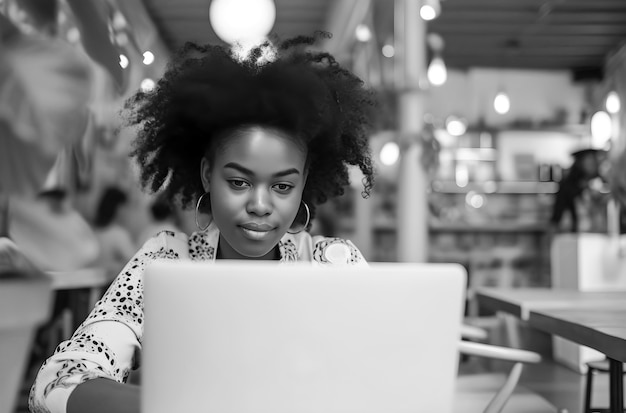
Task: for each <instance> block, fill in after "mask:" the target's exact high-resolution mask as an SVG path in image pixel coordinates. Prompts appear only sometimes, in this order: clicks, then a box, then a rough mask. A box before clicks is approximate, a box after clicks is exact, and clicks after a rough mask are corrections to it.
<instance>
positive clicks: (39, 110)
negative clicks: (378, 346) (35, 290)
mask: <svg viewBox="0 0 626 413" xmlns="http://www.w3.org/2000/svg"><path fill="white" fill-rule="evenodd" d="M244 11H248V13H245V12H244ZM0 12H1V13H2V18H3V49H2V66H3V67H2V72H1V73H0V75H1V76H2V80H0V82H1V83H0V92H1V93H2V100H1V101H0V105H1V110H0V126H1V127H2V130H3V134H1V135H0V141H1V142H2V147H1V150H0V168H1V170H2V172H1V173H0V176H1V178H0V191H2V192H3V193H4V194H9V197H11V198H13V199H15V201H13V202H15V203H16V204H19V203H20V202H24V203H25V204H29V201H28V199H33V198H36V199H37V203H44V204H45V205H46V207H45V208H48V206H49V205H50V203H51V202H53V203H54V202H57V204H58V203H59V202H60V201H62V202H64V204H62V205H65V207H64V208H65V209H64V210H63V209H62V208H61V209H59V208H57V212H56V213H57V214H60V213H62V212H58V211H62V210H63V211H65V212H64V213H65V214H69V213H75V214H77V216H78V219H79V220H80V219H82V220H84V223H85V224H86V225H87V226H88V227H89V228H91V229H92V230H93V232H94V234H95V235H96V237H95V238H94V239H95V241H94V242H99V243H100V244H101V245H102V244H103V243H104V244H106V242H107V241H106V240H105V241H102V240H101V239H100V240H98V239H96V238H97V236H98V235H99V234H100V233H102V232H105V229H107V228H108V227H110V226H112V225H117V226H118V227H123V228H124V229H125V230H126V232H127V234H126V235H124V238H125V239H126V240H125V241H123V242H124V243H125V244H126V245H128V244H132V245H133V246H134V247H135V248H136V247H137V246H139V245H141V243H142V242H143V241H145V239H146V236H147V235H146V234H147V232H150V230H149V228H152V227H150V226H151V225H156V226H158V225H160V224H159V221H160V220H164V219H167V220H168V221H167V225H168V227H175V228H181V229H183V230H185V231H188V232H190V231H192V230H193V229H194V224H193V218H191V219H189V218H190V217H189V213H188V212H184V211H179V210H176V208H172V207H171V206H167V205H158V204H159V202H158V201H159V200H158V197H157V196H151V195H147V194H145V193H142V192H141V191H139V190H137V188H138V183H137V178H136V175H137V174H136V170H135V169H134V166H133V164H132V163H131V162H130V160H129V158H128V152H129V150H130V142H131V140H132V137H133V132H132V131H131V130H127V129H125V128H122V127H121V125H120V118H119V114H120V111H121V110H122V109H123V103H124V101H125V99H126V98H128V97H129V96H130V95H131V94H132V93H134V92H135V91H137V90H138V89H145V90H149V89H150V88H152V87H154V82H155V80H157V79H158V78H159V77H160V76H161V74H162V73H163V71H164V69H165V67H166V64H167V61H168V59H169V58H170V56H171V55H172V53H173V52H174V51H175V50H176V49H177V48H179V47H181V46H182V45H183V44H184V43H185V41H188V40H189V41H195V42H200V43H206V42H210V43H222V44H226V43H227V42H232V41H233V39H236V38H238V37H237V36H241V34H240V33H239V32H237V30H253V31H254V30H256V31H257V32H256V33H252V34H250V36H257V38H261V37H263V36H269V37H270V38H272V36H279V37H280V38H288V37H291V36H294V35H298V34H312V33H314V32H315V31H318V30H322V31H327V32H330V33H332V35H333V36H332V38H330V39H327V40H326V41H325V42H324V43H323V44H321V45H319V47H320V48H322V49H326V50H328V51H330V52H331V53H332V54H334V55H335V56H336V57H337V59H338V60H339V61H340V62H341V63H342V64H344V65H346V66H347V67H349V68H350V69H352V70H354V71H355V72H356V73H357V74H358V75H359V76H360V77H361V78H362V79H363V80H364V81H365V82H366V83H367V85H368V86H369V87H371V88H372V89H373V90H375V91H376V93H377V95H378V99H379V102H380V103H379V106H378V117H377V119H375V125H376V129H375V132H374V133H373V135H372V136H371V143H372V149H373V154H374V158H375V159H376V163H377V169H378V180H377V184H376V186H375V189H374V192H373V195H372V197H371V198H370V199H367V200H363V199H362V198H361V197H360V188H359V182H360V181H359V179H358V175H355V177H354V182H355V185H354V186H353V187H352V188H351V190H350V191H348V193H346V194H345V195H344V196H343V197H341V198H340V199H338V200H337V201H334V202H332V203H329V204H328V205H326V206H325V207H322V208H320V212H319V216H318V218H317V220H316V222H315V223H314V227H313V230H312V231H313V232H319V233H325V234H326V235H337V236H341V237H346V238H349V239H351V240H353V241H354V242H355V243H356V244H357V245H358V246H359V247H360V249H361V250H362V251H363V253H364V254H365V256H366V258H367V259H368V260H370V261H433V262H440V261H454V262H460V263H463V264H464V265H466V266H468V267H469V266H471V265H475V266H476V267H480V266H482V267H481V268H483V269H485V270H487V269H488V268H490V266H491V267H494V266H498V265H500V266H502V265H504V264H503V261H506V260H507V259H508V258H503V257H505V256H506V257H509V258H510V260H512V261H511V262H513V264H511V265H513V266H514V268H513V269H514V271H516V273H517V274H518V275H516V278H515V282H516V283H517V284H520V285H535V286H540V285H541V286H547V285H550V283H551V275H550V242H551V239H552V238H551V237H552V235H553V234H554V232H555V231H556V232H559V231H561V232H562V231H568V228H569V227H568V225H569V224H568V222H567V219H568V217H567V216H566V217H564V221H565V222H552V225H551V221H550V219H551V216H552V214H553V206H554V202H555V194H556V192H557V191H558V188H559V185H560V182H561V180H562V179H563V177H564V176H566V175H567V173H568V171H569V169H570V168H571V166H572V164H573V162H574V159H575V156H574V155H573V154H574V153H576V152H579V151H585V150H593V151H596V152H597V153H599V154H602V155H605V156H601V157H600V158H599V160H598V165H599V171H600V172H599V173H598V174H597V175H598V176H599V177H600V178H601V179H600V180H599V181H598V182H596V183H595V187H594V188H595V189H596V190H597V193H598V194H600V195H599V196H598V199H599V201H598V205H597V208H596V210H595V212H594V217H595V218H594V219H593V220H592V221H593V222H591V223H588V224H587V225H586V226H584V228H578V229H577V230H576V231H589V232H607V231H608V230H609V226H610V225H613V224H611V221H610V220H611V216H610V213H609V214H608V216H607V213H606V210H607V209H606V205H607V200H608V199H610V192H611V185H612V183H611V182H613V181H615V180H613V181H611V179H610V176H611V174H613V175H615V176H621V175H623V172H620V168H621V167H622V165H621V164H620V162H619V161H618V159H619V156H620V154H621V152H622V151H623V146H624V141H625V138H624V134H625V133H626V132H625V131H624V128H623V127H621V126H622V125H623V124H624V120H625V119H624V116H625V115H624V113H625V112H624V110H623V109H622V107H621V105H620V101H621V99H623V98H624V94H625V93H626V70H625V69H626V48H625V47H624V41H625V39H626V24H625V23H626V3H624V2H623V1H622V0H594V1H585V0H523V1H522V0H396V1H392V0H314V1H311V0H274V1H272V0H254V1H252V0H250V1H244V0H231V1H228V2H227V1H226V0H221V1H220V0H213V1H209V0H178V1H166V0H143V1H141V0H124V1H121V0H119V1H116V0H81V1H79V0H20V1H16V0H0ZM220 13H224V15H221V14H220ZM229 13H230V15H229ZM229 16H230V18H231V19H232V20H228V18H229ZM250 16H252V17H250ZM263 16H266V20H263V19H264V18H265V17H263ZM220 22H222V23H220ZM224 22H226V23H224ZM246 35H248V34H246ZM251 39H252V37H251ZM68 113H69V114H68ZM112 190H118V191H120V192H121V193H122V195H121V196H120V197H118V198H119V199H118V201H116V202H113V201H110V200H111V199H112V198H111V196H109V197H108V198H107V199H108V200H109V201H110V202H109V204H110V205H109V206H108V207H107V206H102V205H101V204H102V203H103V202H104V201H105V198H106V197H105V194H106V193H107V192H109V193H110V192H111V191H112ZM55 191H56V192H55ZM42 193H43V194H48V195H49V194H50V193H52V194H53V195H54V194H56V195H57V197H56V198H55V197H54V196H53V197H52V198H51V197H49V196H48V197H46V196H44V197H43V199H42V196H41V194H42ZM109 195H110V194H109ZM605 195H606V196H605ZM111 202H112V203H111ZM155 204H156V210H157V215H159V207H161V209H160V215H159V217H155V215H154V209H155V208H153V207H154V206H155ZM41 208H44V207H41ZM45 208H44V209H45ZM107 208H108V209H109V210H111V211H112V212H111V211H109V212H106V211H104V212H103V211H102V209H105V210H106V209H107ZM6 209H7V208H5V210H6ZM37 211H38V212H35V211H33V212H32V213H33V214H39V215H41V214H42V212H41V211H40V210H37ZM46 211H48V209H46ZM99 211H100V212H99ZM598 211H600V212H598ZM337 212H339V213H337ZM46 213H48V212H46ZM50 213H51V214H54V213H55V212H50ZM24 214H27V213H26V212H24ZM99 214H105V218H102V216H99ZM4 215H5V216H8V218H6V217H5V221H8V222H7V223H6V225H5V226H4V227H5V232H9V233H12V234H13V238H14V239H18V240H23V244H25V245H26V249H27V250H29V249H30V250H33V251H40V250H41V248H42V247H44V250H46V251H49V252H46V253H43V254H40V255H42V256H41V257H38V258H37V259H36V261H38V263H41V264H42V266H43V267H44V268H48V269H50V268H51V267H55V266H57V267H58V266H65V267H72V266H73V267H80V266H84V265H86V264H87V263H90V262H94V261H93V260H96V262H97V260H98V259H100V260H102V255H103V253H101V252H98V251H97V246H96V245H95V244H94V247H93V248H92V249H89V248H87V247H86V245H89V243H81V246H80V248H79V247H77V248H78V250H84V251H83V257H82V258H80V257H76V256H74V257H68V262H66V263H64V264H59V263H58V254H59V253H60V252H58V251H55V248H53V247H52V246H50V245H47V244H45V241H46V238H45V237H43V238H42V237H39V238H38V241H37V242H36V244H38V245H32V246H30V245H29V244H30V243H33V242H34V241H32V239H31V238H32V237H29V234H33V233H34V231H42V230H43V231H44V232H54V230H53V229H50V228H44V227H46V226H47V225H52V224H50V223H49V222H47V221H46V223H40V224H37V225H38V227H37V228H33V227H34V226H36V225H35V224H33V223H32V222H31V221H32V219H31V218H29V216H25V217H22V218H21V221H20V219H18V218H16V217H14V216H12V214H10V213H6V214H4ZM106 217H108V218H106ZM607 220H609V221H608V223H607ZM42 221H44V220H43V219H42ZM25 222H30V224H28V225H27V224H25ZM59 222H60V221H59ZM66 225H70V224H66ZM163 225H165V224H163ZM7 228H8V229H7ZM147 228H148V230H147ZM81 231H83V232H81ZM146 231H147V232H146ZM118 232H119V231H118ZM75 233H76V234H78V233H82V234H85V233H87V229H84V228H83V229H82V230H78V229H77V230H76V232H75ZM118 235H119V234H118ZM67 238H68V240H66V242H72V240H71V239H70V238H71V236H70V235H68V237H67ZM104 238H106V236H105V237H104ZM51 239H52V237H51ZM115 239H120V238H115ZM74 243H76V242H75V239H74ZM58 245H62V244H58ZM496 246H497V247H501V248H504V249H506V248H507V247H508V250H506V251H505V250H502V251H500V255H499V256H495V255H494V252H493V249H494V247H496ZM59 249H61V248H59ZM129 249H130V247H128V248H127V250H129ZM53 252H54V254H57V255H55V257H56V258H57V260H56V261H55V264H51V263H48V262H46V260H47V259H48V258H49V257H48V256H49V255H52V253H53ZM34 254H35V255H37V253H34ZM117 254H118V255H120V256H122V257H121V258H120V260H119V263H116V264H113V265H111V267H112V268H111V269H110V271H111V272H112V273H114V272H115V270H116V269H117V267H118V266H121V263H122V262H123V261H124V259H126V256H125V255H128V254H129V253H128V252H124V251H121V252H119V251H118V252H117ZM507 254H508V255H507ZM98 257H100V258H98ZM110 261H111V260H110V259H107V262H110ZM52 269H54V268H52Z"/></svg>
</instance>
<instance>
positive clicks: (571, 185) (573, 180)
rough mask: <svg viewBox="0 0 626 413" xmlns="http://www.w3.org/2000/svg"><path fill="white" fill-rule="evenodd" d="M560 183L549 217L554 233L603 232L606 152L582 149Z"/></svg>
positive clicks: (604, 227)
mask: <svg viewBox="0 0 626 413" xmlns="http://www.w3.org/2000/svg"><path fill="white" fill-rule="evenodd" d="M572 156H573V157H574V162H573V163H572V166H571V167H570V168H569V170H568V171H567V172H566V173H565V176H564V177H563V179H562V180H561V182H560V183H559V189H558V191H557V193H556V196H555V199H554V204H553V208H552V216H551V218H550V224H551V229H552V231H553V232H605V231H606V202H607V199H608V189H607V184H606V177H605V176H604V173H603V172H604V169H605V168H604V163H605V162H606V160H607V154H606V151H603V150H599V149H582V150H579V151H576V152H574V153H572Z"/></svg>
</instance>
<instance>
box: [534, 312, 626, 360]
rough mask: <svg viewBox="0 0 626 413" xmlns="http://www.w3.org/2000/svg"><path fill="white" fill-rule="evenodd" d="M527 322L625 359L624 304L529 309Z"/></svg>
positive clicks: (613, 356) (625, 317)
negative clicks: (614, 306)
mask: <svg viewBox="0 0 626 413" xmlns="http://www.w3.org/2000/svg"><path fill="white" fill-rule="evenodd" d="M528 323H529V324H530V325H531V326H533V327H534V328H538V329H540V330H543V331H546V332H548V333H551V334H556V335H559V336H561V337H563V338H566V339H568V340H571V341H574V342H576V343H579V344H583V345H585V346H587V347H591V348H594V349H596V350H598V351H600V352H602V353H604V354H605V355H607V356H608V357H610V358H612V359H615V360H618V361H621V362H626V306H624V307H623V308H598V309H594V310H593V311H589V309H588V308H559V309H542V310H531V311H530V316H529V318H528Z"/></svg>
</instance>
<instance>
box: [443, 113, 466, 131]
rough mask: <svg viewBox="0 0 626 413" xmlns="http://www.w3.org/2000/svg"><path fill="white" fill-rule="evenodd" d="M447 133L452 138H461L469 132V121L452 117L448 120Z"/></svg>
mask: <svg viewBox="0 0 626 413" xmlns="http://www.w3.org/2000/svg"><path fill="white" fill-rule="evenodd" d="M446 131H447V132H448V133H449V134H450V135H452V136H461V135H463V134H464V133H465V132H467V120H466V119H464V118H460V117H458V116H453V115H450V116H448V118H447V119H446Z"/></svg>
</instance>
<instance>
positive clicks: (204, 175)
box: [200, 156, 211, 192]
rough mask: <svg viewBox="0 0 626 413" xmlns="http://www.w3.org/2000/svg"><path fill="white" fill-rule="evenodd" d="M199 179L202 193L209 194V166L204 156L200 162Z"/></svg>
mask: <svg viewBox="0 0 626 413" xmlns="http://www.w3.org/2000/svg"><path fill="white" fill-rule="evenodd" d="M200 179H201V180H202V186H203V187H204V192H211V164H210V163H209V160H208V159H207V158H206V157H205V156H203V157H202V162H201V163H200Z"/></svg>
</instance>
